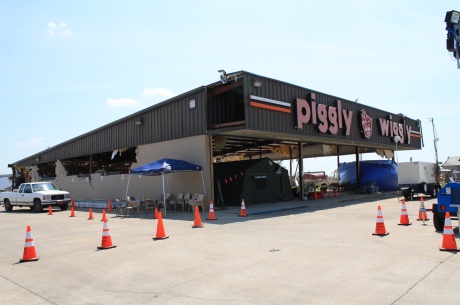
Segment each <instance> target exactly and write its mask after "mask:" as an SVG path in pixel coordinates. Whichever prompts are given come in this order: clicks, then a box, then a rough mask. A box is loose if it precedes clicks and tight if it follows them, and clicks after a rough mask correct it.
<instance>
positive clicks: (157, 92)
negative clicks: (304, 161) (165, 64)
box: [142, 87, 176, 98]
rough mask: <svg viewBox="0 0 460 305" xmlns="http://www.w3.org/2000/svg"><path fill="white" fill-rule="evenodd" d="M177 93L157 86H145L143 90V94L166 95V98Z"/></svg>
mask: <svg viewBox="0 0 460 305" xmlns="http://www.w3.org/2000/svg"><path fill="white" fill-rule="evenodd" d="M175 95H176V93H174V92H172V91H171V90H169V89H167V88H163V87H157V88H153V89H152V88H145V89H144V91H142V96H159V97H165V98H170V97H173V96H175Z"/></svg>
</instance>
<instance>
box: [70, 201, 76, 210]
mask: <svg viewBox="0 0 460 305" xmlns="http://www.w3.org/2000/svg"><path fill="white" fill-rule="evenodd" d="M70 206H71V207H72V208H74V209H75V201H74V200H73V198H72V202H71V204H70Z"/></svg>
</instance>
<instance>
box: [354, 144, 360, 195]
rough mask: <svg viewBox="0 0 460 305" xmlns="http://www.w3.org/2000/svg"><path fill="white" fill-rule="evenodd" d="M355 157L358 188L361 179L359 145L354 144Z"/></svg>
mask: <svg viewBox="0 0 460 305" xmlns="http://www.w3.org/2000/svg"><path fill="white" fill-rule="evenodd" d="M355 151H356V152H355V157H356V158H355V159H356V162H355V163H356V189H357V190H358V188H359V186H360V185H359V181H360V180H361V179H360V178H361V169H360V164H359V147H358V146H356V148H355Z"/></svg>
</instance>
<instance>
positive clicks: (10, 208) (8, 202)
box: [4, 199, 13, 212]
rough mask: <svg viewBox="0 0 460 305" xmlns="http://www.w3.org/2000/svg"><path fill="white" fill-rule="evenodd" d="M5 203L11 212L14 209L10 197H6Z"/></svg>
mask: <svg viewBox="0 0 460 305" xmlns="http://www.w3.org/2000/svg"><path fill="white" fill-rule="evenodd" d="M4 205H5V211H7V212H11V211H12V210H13V206H12V205H11V203H10V201H9V200H8V199H5V202H4Z"/></svg>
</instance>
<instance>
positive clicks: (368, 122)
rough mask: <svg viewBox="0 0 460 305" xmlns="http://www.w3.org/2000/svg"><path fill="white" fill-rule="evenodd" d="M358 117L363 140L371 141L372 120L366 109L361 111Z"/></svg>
mask: <svg viewBox="0 0 460 305" xmlns="http://www.w3.org/2000/svg"><path fill="white" fill-rule="evenodd" d="M358 116H359V127H360V129H361V135H362V136H363V138H365V139H369V138H370V137H371V135H372V118H371V117H370V116H368V115H367V113H366V111H365V110H364V109H362V110H361V112H360V113H359V115H358Z"/></svg>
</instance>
